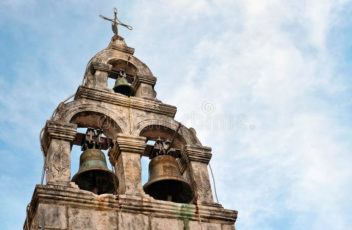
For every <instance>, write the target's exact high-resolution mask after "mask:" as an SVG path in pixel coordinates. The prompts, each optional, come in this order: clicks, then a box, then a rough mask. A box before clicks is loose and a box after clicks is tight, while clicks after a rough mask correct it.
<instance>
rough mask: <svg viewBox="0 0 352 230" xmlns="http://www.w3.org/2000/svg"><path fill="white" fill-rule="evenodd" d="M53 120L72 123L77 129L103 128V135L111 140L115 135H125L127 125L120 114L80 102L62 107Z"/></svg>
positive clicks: (93, 104)
mask: <svg viewBox="0 0 352 230" xmlns="http://www.w3.org/2000/svg"><path fill="white" fill-rule="evenodd" d="M53 120H55V121H63V122H66V123H74V124H77V125H78V127H92V128H103V131H104V133H105V134H106V135H107V136H109V137H111V138H115V137H116V135H117V133H125V130H127V125H128V124H127V123H126V121H125V120H124V118H123V117H122V116H121V115H120V113H118V112H116V111H113V110H111V109H108V108H106V107H104V106H101V105H99V104H97V103H84V104H83V103H82V102H81V101H72V102H70V103H67V104H65V105H63V106H62V107H61V108H59V109H58V111H57V113H56V115H55V117H54V118H53ZM99 126H100V127H99Z"/></svg>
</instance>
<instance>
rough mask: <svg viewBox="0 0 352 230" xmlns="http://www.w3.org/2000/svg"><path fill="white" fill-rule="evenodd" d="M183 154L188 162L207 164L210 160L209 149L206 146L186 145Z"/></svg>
mask: <svg viewBox="0 0 352 230" xmlns="http://www.w3.org/2000/svg"><path fill="white" fill-rule="evenodd" d="M185 153H186V155H187V157H188V159H189V160H190V161H196V162H201V163H205V164H208V163H209V161H210V159H211V156H212V154H211V148H210V147H207V146H196V145H186V148H185Z"/></svg>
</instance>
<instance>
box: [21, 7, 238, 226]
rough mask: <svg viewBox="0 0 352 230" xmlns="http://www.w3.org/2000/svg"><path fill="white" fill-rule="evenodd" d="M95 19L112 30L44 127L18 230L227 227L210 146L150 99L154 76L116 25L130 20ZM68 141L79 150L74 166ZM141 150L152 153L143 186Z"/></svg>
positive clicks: (228, 216) (229, 216) (230, 215)
mask: <svg viewBox="0 0 352 230" xmlns="http://www.w3.org/2000/svg"><path fill="white" fill-rule="evenodd" d="M102 17H103V16H102ZM103 18H104V19H106V20H109V21H111V22H112V24H113V30H114V33H115V35H114V36H113V38H112V40H111V42H110V44H109V45H108V47H107V48H105V49H103V50H102V51H100V52H99V53H98V54H96V55H95V56H94V57H93V58H92V59H91V60H90V61H89V63H88V65H87V68H86V71H85V74H84V79H83V82H82V85H80V86H79V87H78V89H77V91H76V93H75V95H74V97H73V100H72V101H70V102H63V103H61V104H59V106H58V107H57V109H56V110H55V112H54V114H53V116H52V117H51V118H50V119H49V120H48V121H47V122H46V125H45V127H44V128H43V132H42V135H41V147H42V150H43V154H44V158H45V167H44V168H45V172H46V181H45V183H42V184H40V185H36V187H35V190H34V194H33V197H32V200H31V202H30V204H29V205H28V207H27V217H26V220H25V222H24V227H23V229H25V230H33V229H46V230H51V229H52V230H54V229H55V230H64V229H65V230H76V229H77V230H78V229H80V230H81V229H85V230H96V229H99V230H121V229H131V230H132V229H136V230H137V229H138V230H180V229H189V230H234V223H235V221H236V218H237V211H233V210H227V209H224V208H223V207H222V206H221V205H220V204H218V203H216V202H214V200H213V197H212V191H211V186H210V181H209V175H208V169H207V166H208V163H209V161H210V159H211V156H212V154H211V148H209V147H206V146H203V145H202V144H201V143H200V142H199V140H198V138H197V137H196V134H195V132H194V130H193V129H189V128H187V127H185V126H184V125H182V124H181V123H179V122H178V121H176V120H174V117H175V114H176V107H175V106H172V105H168V104H164V103H163V102H161V101H160V100H158V99H157V98H156V92H155V90H154V85H155V83H156V80H157V79H156V77H155V76H153V74H152V72H151V71H150V69H149V68H148V67H147V66H146V65H145V64H144V63H143V62H142V61H140V60H139V59H137V58H136V57H135V56H134V55H133V54H134V49H133V48H131V47H128V46H127V45H126V43H125V41H124V39H123V38H122V37H120V36H119V35H118V34H117V26H118V25H123V26H126V27H127V28H129V27H128V26H127V25H125V24H123V23H121V22H120V21H118V19H117V11H115V18H114V19H108V18H105V17H103ZM114 28H115V29H114ZM129 29H131V27H130V28H129ZM109 78H112V79H116V83H115V86H114V87H113V89H111V88H109V87H108V79H109ZM78 128H86V130H87V131H86V132H85V133H80V132H78V131H77V129H78ZM80 130H81V129H80ZM73 145H78V146H81V147H82V151H83V153H82V154H81V157H80V169H79V171H78V172H77V173H76V172H71V149H72V146H73ZM102 150H104V151H106V152H107V154H105V153H104V152H103V151H102ZM142 157H148V158H150V159H151V161H150V164H149V181H148V182H147V183H146V184H145V185H144V186H143V185H142V181H141V158H142ZM107 161H109V162H110V164H111V165H112V166H113V167H112V170H110V169H108V167H107Z"/></svg>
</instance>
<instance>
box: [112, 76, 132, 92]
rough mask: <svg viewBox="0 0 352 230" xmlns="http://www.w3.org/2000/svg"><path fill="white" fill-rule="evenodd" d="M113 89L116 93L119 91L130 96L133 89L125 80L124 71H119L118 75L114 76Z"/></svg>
mask: <svg viewBox="0 0 352 230" xmlns="http://www.w3.org/2000/svg"><path fill="white" fill-rule="evenodd" d="M113 89H114V91H115V92H116V93H121V94H123V95H126V96H128V97H129V96H132V94H133V89H132V87H131V86H130V84H129V83H128V81H127V78H126V73H125V72H124V71H120V73H119V75H118V77H117V78H116V81H115V85H114V88H113Z"/></svg>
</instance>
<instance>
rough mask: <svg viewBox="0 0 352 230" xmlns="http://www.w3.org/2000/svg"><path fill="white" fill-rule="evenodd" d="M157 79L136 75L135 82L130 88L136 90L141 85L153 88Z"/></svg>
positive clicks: (150, 76)
mask: <svg viewBox="0 0 352 230" xmlns="http://www.w3.org/2000/svg"><path fill="white" fill-rule="evenodd" d="M156 80H157V78H156V77H155V76H152V75H139V74H137V75H136V80H135V81H134V82H133V84H132V87H133V88H134V89H137V88H138V87H139V85H140V84H141V83H144V84H147V85H151V86H154V85H155V83H156Z"/></svg>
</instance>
